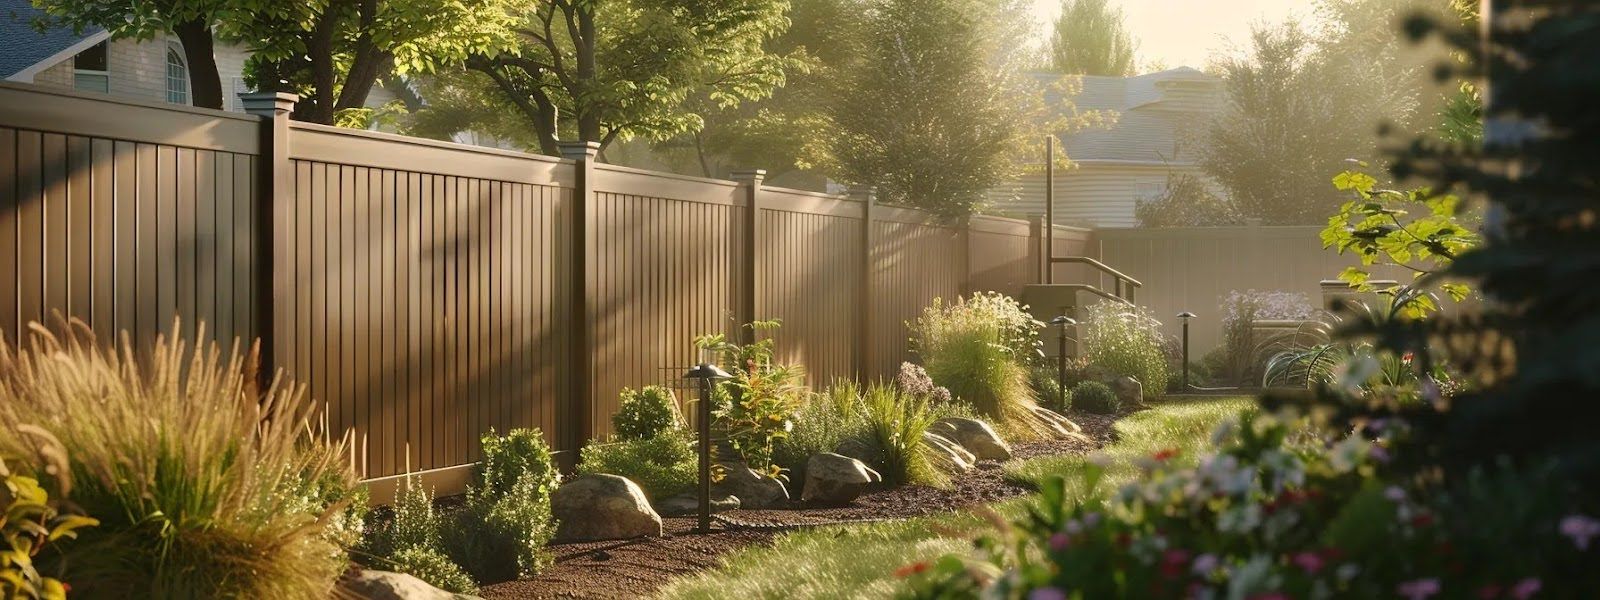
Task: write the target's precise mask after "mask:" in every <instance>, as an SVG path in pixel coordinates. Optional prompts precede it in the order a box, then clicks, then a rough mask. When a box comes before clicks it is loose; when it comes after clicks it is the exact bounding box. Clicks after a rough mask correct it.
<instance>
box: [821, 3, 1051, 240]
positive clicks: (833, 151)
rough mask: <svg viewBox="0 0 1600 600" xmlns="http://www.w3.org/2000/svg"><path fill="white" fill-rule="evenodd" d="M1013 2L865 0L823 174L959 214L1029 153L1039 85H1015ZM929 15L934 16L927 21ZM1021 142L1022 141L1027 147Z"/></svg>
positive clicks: (890, 198)
mask: <svg viewBox="0 0 1600 600" xmlns="http://www.w3.org/2000/svg"><path fill="white" fill-rule="evenodd" d="M1013 4H1015V3H1014V2H1005V3H1000V4H998V5H996V4H994V3H990V2H981V1H979V0H871V1H869V2H867V3H866V10H865V11H864V13H863V14H864V19H865V20H864V22H863V26H862V27H863V29H862V31H863V35H862V36H861V37H860V39H858V40H857V41H856V42H855V43H856V44H857V45H856V46H855V47H854V48H853V51H855V52H856V54H857V55H858V56H860V57H861V60H860V61H859V62H856V63H854V64H852V65H851V67H850V68H849V69H848V70H847V72H845V73H842V74H841V76H840V79H839V87H838V92H837V93H836V96H835V100H834V102H833V104H832V106H831V107H830V109H829V112H830V119H829V120H830V122H831V123H832V124H833V126H834V130H833V131H831V132H830V133H831V135H832V137H831V139H830V141H829V144H828V145H829V153H830V156H829V157H828V163H827V167H828V168H829V169H830V172H831V173H833V174H834V175H835V176H836V177H837V178H839V179H843V180H845V181H850V182H860V183H872V184H875V185H876V186H877V187H878V194H879V197H880V198H881V199H882V200H883V201H885V202H890V203H896V204H905V205H910V206H918V207H922V208H926V209H929V210H932V211H935V212H938V213H940V214H944V215H947V216H960V215H964V214H969V213H971V212H972V211H974V210H975V209H976V208H978V207H979V206H981V202H982V199H983V196H984V194H985V192H986V191H988V190H989V189H991V188H993V187H994V186H995V185H996V184H997V183H999V182H1001V181H1002V180H1004V179H1005V178H1007V177H1009V176H1010V175H1012V174H1014V173H1015V172H1016V171H1017V170H1018V166H1019V164H1020V161H1019V160H1017V159H1018V158H1019V153H1020V152H1022V151H1024V150H1026V149H1028V148H1030V147H1038V143H1037V141H1036V140H1034V137H1033V136H1035V135H1040V134H1042V133H1043V131H1048V129H1043V128H1041V127H1040V125H1046V126H1048V124H1046V123H1043V122H1042V121H1043V120H1044V116H1045V113H1044V111H1043V108H1044V105H1043V86H1041V85H1040V84H1039V83H1038V81H1037V80H1033V79H1024V78H1023V77H1021V76H1020V68H1019V67H1020V66H1021V59H1023V58H1025V57H1023V56H1022V55H1020V53H1019V51H1018V48H1020V45H1016V44H1013V43H1010V42H1012V41H1014V40H1015V38H1013V37H1011V36H1012V35H1014V34H1013V33H1012V32H1014V31H1017V30H1025V28H1022V27H1021V24H1020V23H1017V22H1016V21H1015V18H1016V17H1014V16H1013V15H1018V14H1026V13H1025V12H1024V11H1021V10H1020V7H1019V6H1013ZM929 15H939V17H938V18H930V17H929ZM1029 142H1033V143H1032V144H1030V143H1029Z"/></svg>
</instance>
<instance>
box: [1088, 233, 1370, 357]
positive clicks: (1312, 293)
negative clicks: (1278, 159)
mask: <svg viewBox="0 0 1600 600" xmlns="http://www.w3.org/2000/svg"><path fill="white" fill-rule="evenodd" d="M1321 229H1322V228H1320V227H1314V226H1307V227H1266V226H1241V227H1192V228H1191V227H1185V228H1171V229H1101V230H1097V231H1095V233H1094V243H1092V244H1091V245H1090V250H1089V255H1091V256H1096V257H1098V258H1099V259H1100V260H1101V261H1102V262H1105V263H1107V264H1110V265H1115V266H1116V268H1117V269H1119V270H1121V271H1122V272H1124V273H1127V274H1129V275H1131V276H1133V277H1135V278H1138V279H1139V280H1141V281H1142V282H1144V287H1143V288H1140V290H1139V295H1138V303H1139V304H1140V305H1143V306H1148V307H1150V309H1151V310H1152V311H1153V312H1154V313H1155V316H1156V318H1157V319H1160V320H1161V322H1162V324H1163V325H1164V327H1165V331H1166V332H1167V333H1168V334H1170V335H1173V336H1177V335H1178V334H1179V332H1180V331H1181V323H1179V320H1178V319H1177V318H1176V317H1175V315H1177V314H1178V313H1180V312H1183V311H1191V312H1193V313H1194V314H1196V315H1198V317H1197V318H1195V319H1194V320H1193V321H1191V323H1190V330H1189V336H1190V348H1191V355H1192V357H1193V359H1194V360H1199V357H1200V356H1204V355H1205V353H1206V352H1209V351H1210V350H1211V349H1213V348H1216V347H1217V346H1218V345H1220V344H1221V343H1222V314H1221V308H1220V304H1221V303H1222V301H1223V298H1225V297H1226V296H1227V295H1228V293H1229V292H1231V291H1235V290H1237V291H1241V292H1243V291H1246V290H1261V291H1284V292H1299V293H1302V294H1305V296H1306V299H1307V300H1309V301H1310V302H1311V303H1312V305H1313V306H1319V307H1320V306H1321V303H1320V297H1321V293H1322V291H1321V289H1320V288H1319V287H1318V281H1319V280H1320V279H1332V278H1334V277H1336V276H1338V274H1339V272H1340V271H1342V270H1344V268H1345V267H1348V266H1352V265H1357V264H1360V261H1359V259H1357V258H1356V257H1354V256H1352V255H1344V256H1340V255H1338V254H1337V253H1335V252H1333V251H1331V250H1325V249H1323V248H1322V243H1321V241H1320V240H1319V238H1318V232H1320V231H1321ZM1378 275H1379V276H1383V277H1390V278H1393V276H1394V275H1397V274H1396V273H1393V272H1390V271H1383V270H1380V271H1379V272H1378ZM1109 283H1110V282H1109V281H1107V282H1104V283H1103V284H1102V285H1108V284H1109Z"/></svg>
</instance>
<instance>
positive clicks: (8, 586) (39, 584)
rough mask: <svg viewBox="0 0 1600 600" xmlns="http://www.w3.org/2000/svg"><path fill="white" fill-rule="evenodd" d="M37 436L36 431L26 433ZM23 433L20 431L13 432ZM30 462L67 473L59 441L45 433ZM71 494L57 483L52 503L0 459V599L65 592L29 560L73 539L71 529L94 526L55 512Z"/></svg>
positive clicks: (59, 597) (55, 598)
mask: <svg viewBox="0 0 1600 600" xmlns="http://www.w3.org/2000/svg"><path fill="white" fill-rule="evenodd" d="M32 431H38V430H36V429H35V430H32ZM17 433H19V434H24V433H25V432H20V431H19V432H17ZM35 442H36V448H37V449H38V450H40V452H37V453H36V458H37V460H38V462H39V463H41V464H49V465H51V466H53V467H54V468H55V469H57V472H60V473H67V474H70V471H69V470H68V465H67V464H66V461H65V458H66V454H65V451H64V450H62V449H61V445H60V443H59V442H56V441H55V440H53V439H51V438H50V437H48V434H46V435H43V436H37V439H36V440H35ZM70 489H71V481H70V479H63V480H61V487H60V488H58V490H57V491H56V498H55V499H54V500H52V499H51V498H50V492H49V491H47V490H45V488H43V487H41V486H40V485H39V480H37V479H34V478H32V477H26V476H23V475H17V474H13V473H12V472H11V471H10V470H9V469H7V468H6V463H5V461H4V460H0V515H3V518H0V541H3V542H4V543H5V545H4V546H0V548H3V550H0V597H5V598H43V599H48V600H64V599H65V598H66V597H67V588H66V585H64V584H63V583H62V582H61V581H60V580H58V579H55V578H53V577H47V576H45V575H43V574H41V573H39V570H38V568H36V567H35V566H34V564H33V560H34V559H33V557H35V556H38V555H39V553H41V552H44V551H46V550H47V549H48V550H51V551H54V550H55V548H54V545H55V542H56V540H58V539H68V540H70V539H73V538H75V537H77V535H78V533H77V530H78V529H80V528H83V527H93V526H95V525H97V524H98V523H99V521H96V520H94V519H92V518H89V517H85V516H82V515H77V514H73V513H71V512H63V511H62V510H61V509H60V505H61V502H62V500H63V498H62V497H63V496H65V492H66V491H68V490H70Z"/></svg>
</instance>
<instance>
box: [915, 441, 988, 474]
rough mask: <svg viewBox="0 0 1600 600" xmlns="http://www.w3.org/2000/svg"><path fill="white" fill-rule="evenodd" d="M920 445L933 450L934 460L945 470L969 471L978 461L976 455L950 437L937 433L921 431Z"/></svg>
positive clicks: (955, 471)
mask: <svg viewBox="0 0 1600 600" xmlns="http://www.w3.org/2000/svg"><path fill="white" fill-rule="evenodd" d="M922 445H923V446H926V447H928V448H929V449H931V450H933V456H934V461H935V462H937V463H939V464H940V466H942V467H944V468H945V470H946V471H950V472H953V473H965V472H967V471H971V470H972V466H973V465H974V464H977V462H978V457H976V456H973V455H972V453H971V452H967V449H966V448H962V447H961V444H957V443H955V442H954V441H951V440H950V438H947V437H944V436H942V435H939V434H937V433H932V432H928V431H924V432H922Z"/></svg>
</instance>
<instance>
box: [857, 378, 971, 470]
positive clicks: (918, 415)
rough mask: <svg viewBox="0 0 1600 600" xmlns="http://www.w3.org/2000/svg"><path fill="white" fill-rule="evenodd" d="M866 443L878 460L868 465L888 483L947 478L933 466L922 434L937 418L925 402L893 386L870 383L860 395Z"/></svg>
mask: <svg viewBox="0 0 1600 600" xmlns="http://www.w3.org/2000/svg"><path fill="white" fill-rule="evenodd" d="M861 412H862V415H863V417H865V420H866V435H867V442H868V444H869V445H870V446H871V447H872V448H873V449H874V450H876V452H875V455H876V456H877V457H878V458H879V459H880V460H879V461H877V464H874V465H872V466H873V468H874V469H876V470H877V471H878V473H879V474H881V475H883V480H884V482H885V483H888V484H889V485H904V484H907V483H920V484H925V485H933V486H943V485H947V484H948V483H949V478H948V477H947V476H946V475H945V473H944V472H943V471H941V470H940V469H939V468H938V467H936V466H935V465H934V462H933V457H932V456H931V455H930V454H929V450H928V448H927V447H926V446H924V445H923V443H922V434H923V433H924V432H926V431H928V427H930V426H932V425H933V422H934V421H936V420H938V419H939V416H940V415H938V414H937V413H935V412H934V410H933V409H932V407H931V406H929V404H928V401H927V400H924V399H921V398H918V397H916V396H913V395H910V394H906V393H904V392H901V391H900V390H898V389H895V388H894V387H893V386H890V385H887V384H883V383H874V384H871V385H868V386H867V387H866V389H865V390H864V391H863V392H862V394H861Z"/></svg>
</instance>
